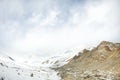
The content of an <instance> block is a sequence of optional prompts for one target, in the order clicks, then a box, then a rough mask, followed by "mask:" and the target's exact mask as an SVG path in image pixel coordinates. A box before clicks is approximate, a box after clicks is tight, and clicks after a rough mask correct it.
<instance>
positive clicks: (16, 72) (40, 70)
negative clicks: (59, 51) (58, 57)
mask: <svg viewBox="0 0 120 80" xmlns="http://www.w3.org/2000/svg"><path fill="white" fill-rule="evenodd" d="M59 79H60V77H59V76H58V75H57V72H55V71H54V70H52V69H50V68H49V67H40V66H39V67H38V66H29V65H26V64H18V63H17V62H16V61H14V59H12V58H11V57H9V56H6V55H3V54H0V80H59Z"/></svg>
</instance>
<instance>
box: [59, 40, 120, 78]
mask: <svg viewBox="0 0 120 80" xmlns="http://www.w3.org/2000/svg"><path fill="white" fill-rule="evenodd" d="M58 71H59V72H60V76H61V78H62V80H120V43H111V42H107V41H103V42H101V43H100V44H99V45H98V46H97V47H96V48H94V49H92V50H90V51H89V50H86V49H85V50H83V53H81V52H80V53H79V55H78V56H75V57H73V58H72V59H71V60H70V62H69V63H68V64H66V65H64V66H62V67H60V68H58Z"/></svg>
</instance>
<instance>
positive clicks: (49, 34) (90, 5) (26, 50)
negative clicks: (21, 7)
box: [5, 0, 120, 56]
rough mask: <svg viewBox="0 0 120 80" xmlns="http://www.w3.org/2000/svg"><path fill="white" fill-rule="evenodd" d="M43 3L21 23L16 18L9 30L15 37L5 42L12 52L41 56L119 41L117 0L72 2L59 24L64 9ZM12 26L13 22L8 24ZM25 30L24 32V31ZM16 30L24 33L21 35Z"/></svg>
mask: <svg viewBox="0 0 120 80" xmlns="http://www.w3.org/2000/svg"><path fill="white" fill-rule="evenodd" d="M41 3H42V2H41ZM35 4H36V2H34V6H33V7H32V6H31V7H32V8H35ZM37 4H38V3H37ZM46 4H47V6H48V7H47V8H46V6H45V5H46ZM46 4H45V2H44V4H43V5H42V6H40V5H37V6H39V7H41V8H40V9H39V7H37V10H34V11H33V12H32V14H33V15H31V16H29V17H28V18H26V19H25V20H24V22H22V23H23V25H22V24H20V23H21V21H16V22H17V25H16V26H17V28H13V30H11V31H12V32H14V34H15V33H16V34H15V36H17V37H16V38H15V39H13V42H12V43H11V42H10V43H11V44H8V45H9V46H10V47H9V48H7V49H8V51H9V52H10V53H11V54H12V53H13V54H14V53H17V54H22V53H23V54H30V53H31V54H32V53H34V54H35V53H36V54H40V55H41V56H50V55H54V54H56V53H57V52H61V51H64V50H67V49H71V48H79V47H81V46H83V45H91V44H96V43H98V42H100V41H102V40H109V41H113V42H114V41H119V40H120V39H118V36H119V35H118V34H119V25H118V24H117V21H118V19H117V17H118V14H116V13H117V11H118V10H117V8H118V6H117V3H116V1H112V0H110V1H107V0H103V1H100V2H97V1H96V2H94V1H89V0H87V1H86V3H85V4H84V6H78V5H77V6H76V5H74V6H73V7H71V8H70V9H69V10H67V11H69V14H68V15H67V16H69V17H68V18H67V19H68V20H66V22H64V24H62V25H59V24H58V23H59V22H60V21H61V20H62V19H66V16H64V18H58V17H59V16H61V15H63V13H65V12H64V11H66V10H61V9H59V8H58V7H57V5H54V6H56V7H55V8H53V7H50V6H52V5H51V4H52V2H50V5H49V3H48V2H47V3H46ZM54 4H55V3H54ZM56 4H58V3H56ZM66 4H67V3H66ZM44 6H45V8H44ZM60 6H62V5H60ZM35 9H36V8H35ZM43 9H47V10H48V11H45V12H47V13H45V12H44V11H42V10H43ZM39 10H40V11H41V12H40V11H39ZM28 12H29V11H28ZM59 19H61V20H59ZM13 25H14V23H13V24H12V25H11V26H13ZM5 27H6V26H5ZM18 27H19V28H18ZM19 29H20V30H19ZM25 29H27V30H25ZM17 31H18V32H17ZM24 31H25V33H23V32H24ZM19 32H20V33H23V35H22V36H20V33H19ZM12 35H13V34H12ZM13 36H14V35H13ZM7 37H8V36H7ZM7 41H9V40H7Z"/></svg>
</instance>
